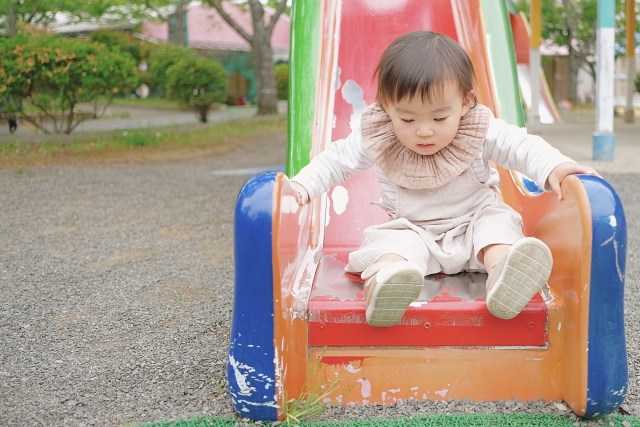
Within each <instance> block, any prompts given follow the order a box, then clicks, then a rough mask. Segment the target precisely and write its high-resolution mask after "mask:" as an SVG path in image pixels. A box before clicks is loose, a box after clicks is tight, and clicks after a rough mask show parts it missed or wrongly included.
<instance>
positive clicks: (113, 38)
mask: <svg viewBox="0 0 640 427" xmlns="http://www.w3.org/2000/svg"><path fill="white" fill-rule="evenodd" d="M89 39H90V40H91V41H92V42H96V43H102V44H104V45H106V46H107V47H109V48H111V49H120V51H121V52H126V53H128V54H129V55H131V56H132V57H133V59H135V60H136V63H138V64H139V63H140V62H141V61H142V60H143V57H142V49H141V44H142V41H141V40H139V39H136V38H135V37H133V36H132V35H130V34H127V33H123V32H121V31H113V30H97V31H94V32H93V33H91V36H90V37H89Z"/></svg>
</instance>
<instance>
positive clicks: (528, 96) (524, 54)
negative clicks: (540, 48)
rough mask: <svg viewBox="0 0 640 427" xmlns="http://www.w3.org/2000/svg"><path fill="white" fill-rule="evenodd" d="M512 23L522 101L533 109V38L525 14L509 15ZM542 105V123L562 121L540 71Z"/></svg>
mask: <svg viewBox="0 0 640 427" xmlns="http://www.w3.org/2000/svg"><path fill="white" fill-rule="evenodd" d="M509 18H510V21H511V30H512V32H513V44H514V47H515V53H516V63H517V69H518V81H519V82H520V90H521V96H522V100H523V101H524V102H523V103H524V105H525V107H526V108H531V105H532V95H533V94H532V92H531V88H532V86H533V85H532V84H531V77H530V75H531V73H530V70H529V54H530V52H529V51H530V49H529V39H530V37H531V35H530V33H531V30H530V28H529V23H528V22H527V17H526V15H525V14H524V13H522V12H520V13H518V14H509ZM539 81H540V83H539V84H538V87H539V88H540V103H539V104H538V114H539V116H540V123H543V124H550V123H557V122H559V121H560V113H559V112H558V109H557V108H556V103H555V101H554V100H553V96H552V95H551V91H550V90H549V85H548V84H547V79H546V77H545V75H544V71H542V69H540V78H539Z"/></svg>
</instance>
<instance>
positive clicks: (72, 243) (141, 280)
mask: <svg viewBox="0 0 640 427" xmlns="http://www.w3.org/2000/svg"><path fill="white" fill-rule="evenodd" d="M279 138H280V139H278V137H276V138H274V137H273V135H265V136H264V138H263V139H261V140H260V141H258V142H259V143H257V144H255V145H250V146H249V145H246V146H241V148H240V149H238V150H237V151H236V152H234V153H233V154H228V155H220V156H217V157H213V158H211V157H208V158H200V159H194V160H186V161H178V162H167V163H148V164H123V165H92V166H61V167H48V168H36V169H33V170H32V171H31V172H27V173H20V174H18V173H16V171H15V170H10V169H0V181H1V182H2V183H3V189H2V191H1V192H0V203H1V204H2V209H1V210H0V236H2V239H3V241H2V247H1V248H0V301H2V305H1V306H0V336H2V342H3V345H2V346H0V360H2V366H1V369H0V425H3V426H4V425H6V426H13V425H23V424H24V422H25V420H37V423H38V424H44V425H68V426H80V425H97V426H103V425H114V424H115V425H123V424H127V425H133V424H143V423H147V422H151V421H170V420H178V419H187V418H190V417H194V416H202V414H203V413H205V412H206V413H207V414H213V415H215V416H216V417H222V418H230V419H234V420H236V421H238V425H242V424H244V423H242V422H241V419H240V418H239V417H238V416H237V415H236V414H235V413H234V411H233V408H232V406H231V403H230V400H229V396H228V393H227V392H226V354H227V353H226V352H227V347H228V343H229V329H230V326H231V316H232V313H231V311H232V301H233V277H234V273H233V256H232V254H233V241H232V239H233V210H234V207H235V199H236V195H237V192H238V191H239V189H240V188H241V186H242V184H243V183H244V181H245V180H246V179H247V178H248V177H245V176H213V175H211V171H212V170H213V169H216V168H217V169H227V168H229V167H232V166H230V165H237V166H238V167H251V166H261V165H275V164H280V163H279V162H282V161H283V160H282V159H284V158H285V154H284V153H285V147H286V141H285V139H284V137H283V136H282V135H280V137H279ZM261 162H262V163H261ZM606 178H607V179H608V180H609V182H610V183H611V184H612V185H613V186H614V188H616V189H617V191H618V193H619V195H620V197H621V198H622V200H623V204H624V207H625V213H626V215H627V225H628V257H627V276H626V290H627V292H625V304H626V307H627V309H628V311H627V315H626V317H625V327H626V330H627V334H628V340H627V348H628V358H629V374H630V377H629V378H630V379H629V390H630V392H629V394H628V396H627V399H626V400H625V402H624V405H623V406H624V408H625V409H626V410H627V411H629V412H630V413H631V414H632V415H634V416H640V401H639V398H638V388H639V384H638V383H639V379H640V378H639V377H638V375H640V339H638V338H637V337H640V262H638V257H639V255H637V254H640V251H639V249H640V248H639V244H640V239H639V238H638V236H640V195H639V194H640V193H638V192H637V188H640V175H637V174H626V175H607V176H606ZM27 325H28V326H27ZM513 412H517V413H524V412H531V413H557V414H569V415H574V416H575V414H573V412H572V411H571V410H570V409H569V408H567V407H566V405H565V404H564V403H563V402H560V401H551V402H544V401H535V402H517V401H514V400H507V401H502V400H500V401H492V402H486V401H485V402H472V401H470V400H466V399H465V400H464V401H454V400H452V399H447V400H445V401H414V400H407V401H403V402H398V403H397V404H395V405H387V406H385V405H367V406H366V407H362V406H349V405H345V406H332V407H330V408H327V410H326V411H325V412H324V413H323V414H321V415H320V416H319V417H318V420H350V419H368V418H379V417H381V416H382V417H384V418H398V417H408V416H412V415H414V414H437V413H449V414H451V413H513ZM575 421H576V422H577V423H580V419H579V418H576V419H575ZM598 424H599V425H602V424H601V423H600V421H598ZM607 424H609V423H607ZM627 424H629V423H627ZM279 425H280V423H271V427H277V426H279ZM573 425H576V424H575V423H573ZM609 425H613V424H612V423H611V424H609ZM623 425H625V427H630V425H626V424H624V423H623Z"/></svg>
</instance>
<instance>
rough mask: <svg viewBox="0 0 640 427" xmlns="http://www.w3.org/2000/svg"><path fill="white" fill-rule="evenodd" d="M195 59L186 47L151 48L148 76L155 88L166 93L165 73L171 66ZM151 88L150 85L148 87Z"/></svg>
mask: <svg viewBox="0 0 640 427" xmlns="http://www.w3.org/2000/svg"><path fill="white" fill-rule="evenodd" d="M192 58H195V54H194V53H193V51H192V50H191V49H189V48H188V47H186V46H179V45H175V44H171V43H165V44H161V45H158V46H155V47H154V48H152V49H151V50H150V52H149V70H148V71H149V76H150V77H151V81H150V82H149V83H152V84H153V85H155V86H158V87H159V88H160V89H161V90H162V91H163V92H165V93H166V91H167V84H168V78H167V71H168V70H169V68H171V66H172V65H174V64H176V63H178V62H180V61H182V60H185V59H192ZM149 83H147V84H149ZM149 86H150V87H151V85H149Z"/></svg>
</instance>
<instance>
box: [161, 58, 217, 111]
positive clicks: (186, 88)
mask: <svg viewBox="0 0 640 427" xmlns="http://www.w3.org/2000/svg"><path fill="white" fill-rule="evenodd" d="M227 83H228V77H227V72H226V71H225V70H224V68H223V67H222V65H220V64H218V63H217V62H215V61H212V60H211V59H208V58H202V57H191V58H185V59H183V60H181V61H179V62H177V63H175V64H174V65H172V66H171V67H170V68H169V69H168V70H167V94H168V95H169V98H171V99H176V100H177V101H178V102H180V103H181V104H184V105H188V106H189V107H190V108H191V109H192V110H194V111H195V112H196V113H198V115H199V116H200V121H201V122H206V121H207V113H208V112H209V110H210V109H211V106H212V105H213V104H214V103H216V102H223V101H224V100H226V99H227Z"/></svg>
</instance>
